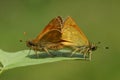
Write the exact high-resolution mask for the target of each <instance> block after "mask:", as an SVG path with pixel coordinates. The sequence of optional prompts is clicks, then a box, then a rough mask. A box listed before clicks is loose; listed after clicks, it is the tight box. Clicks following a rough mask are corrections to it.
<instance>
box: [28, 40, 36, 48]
mask: <svg viewBox="0 0 120 80" xmlns="http://www.w3.org/2000/svg"><path fill="white" fill-rule="evenodd" d="M26 45H27V46H28V47H31V46H36V45H35V44H34V43H33V42H32V41H27V42H26Z"/></svg>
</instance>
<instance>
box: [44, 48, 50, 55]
mask: <svg viewBox="0 0 120 80" xmlns="http://www.w3.org/2000/svg"><path fill="white" fill-rule="evenodd" d="M43 49H44V50H45V51H46V53H47V54H48V55H50V56H52V55H51V54H50V53H49V51H48V50H47V48H43Z"/></svg>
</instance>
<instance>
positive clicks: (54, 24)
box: [34, 16, 63, 43]
mask: <svg viewBox="0 0 120 80" xmlns="http://www.w3.org/2000/svg"><path fill="white" fill-rule="evenodd" d="M62 24H63V21H62V18H61V17H60V16H58V17H56V18H54V19H52V20H51V21H50V22H49V23H48V25H47V26H46V27H45V28H44V29H43V31H42V32H41V33H40V34H39V35H38V36H37V37H36V38H35V39H34V42H35V43H37V42H39V40H40V39H41V38H42V37H43V36H44V35H45V34H46V33H47V32H49V31H50V30H52V29H57V30H61V27H62Z"/></svg>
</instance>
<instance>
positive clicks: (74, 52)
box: [70, 48, 79, 57]
mask: <svg viewBox="0 0 120 80" xmlns="http://www.w3.org/2000/svg"><path fill="white" fill-rule="evenodd" d="M78 50H79V48H76V49H75V50H74V51H73V52H72V54H71V55H70V56H71V57H72V56H73V55H74V54H75V53H76V52H77V51H78Z"/></svg>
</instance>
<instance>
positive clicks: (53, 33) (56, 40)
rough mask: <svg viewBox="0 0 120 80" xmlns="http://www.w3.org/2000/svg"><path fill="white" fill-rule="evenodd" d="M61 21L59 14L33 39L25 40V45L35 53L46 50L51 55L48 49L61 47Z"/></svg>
mask: <svg viewBox="0 0 120 80" xmlns="http://www.w3.org/2000/svg"><path fill="white" fill-rule="evenodd" d="M62 24H63V21H62V18H61V17H60V16H58V17H56V18H54V19H52V20H51V21H50V22H49V24H48V25H47V26H46V27H45V28H44V30H43V31H42V32H41V33H40V34H39V35H38V36H37V37H36V38H35V39H33V40H29V41H26V45H27V47H30V49H33V50H34V51H35V53H36V55H37V51H46V52H47V53H48V54H49V55H51V54H50V53H49V51H48V49H53V50H57V49H60V48H62V47H63V46H62V44H61V43H60V42H61V41H62V40H61V27H62Z"/></svg>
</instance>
